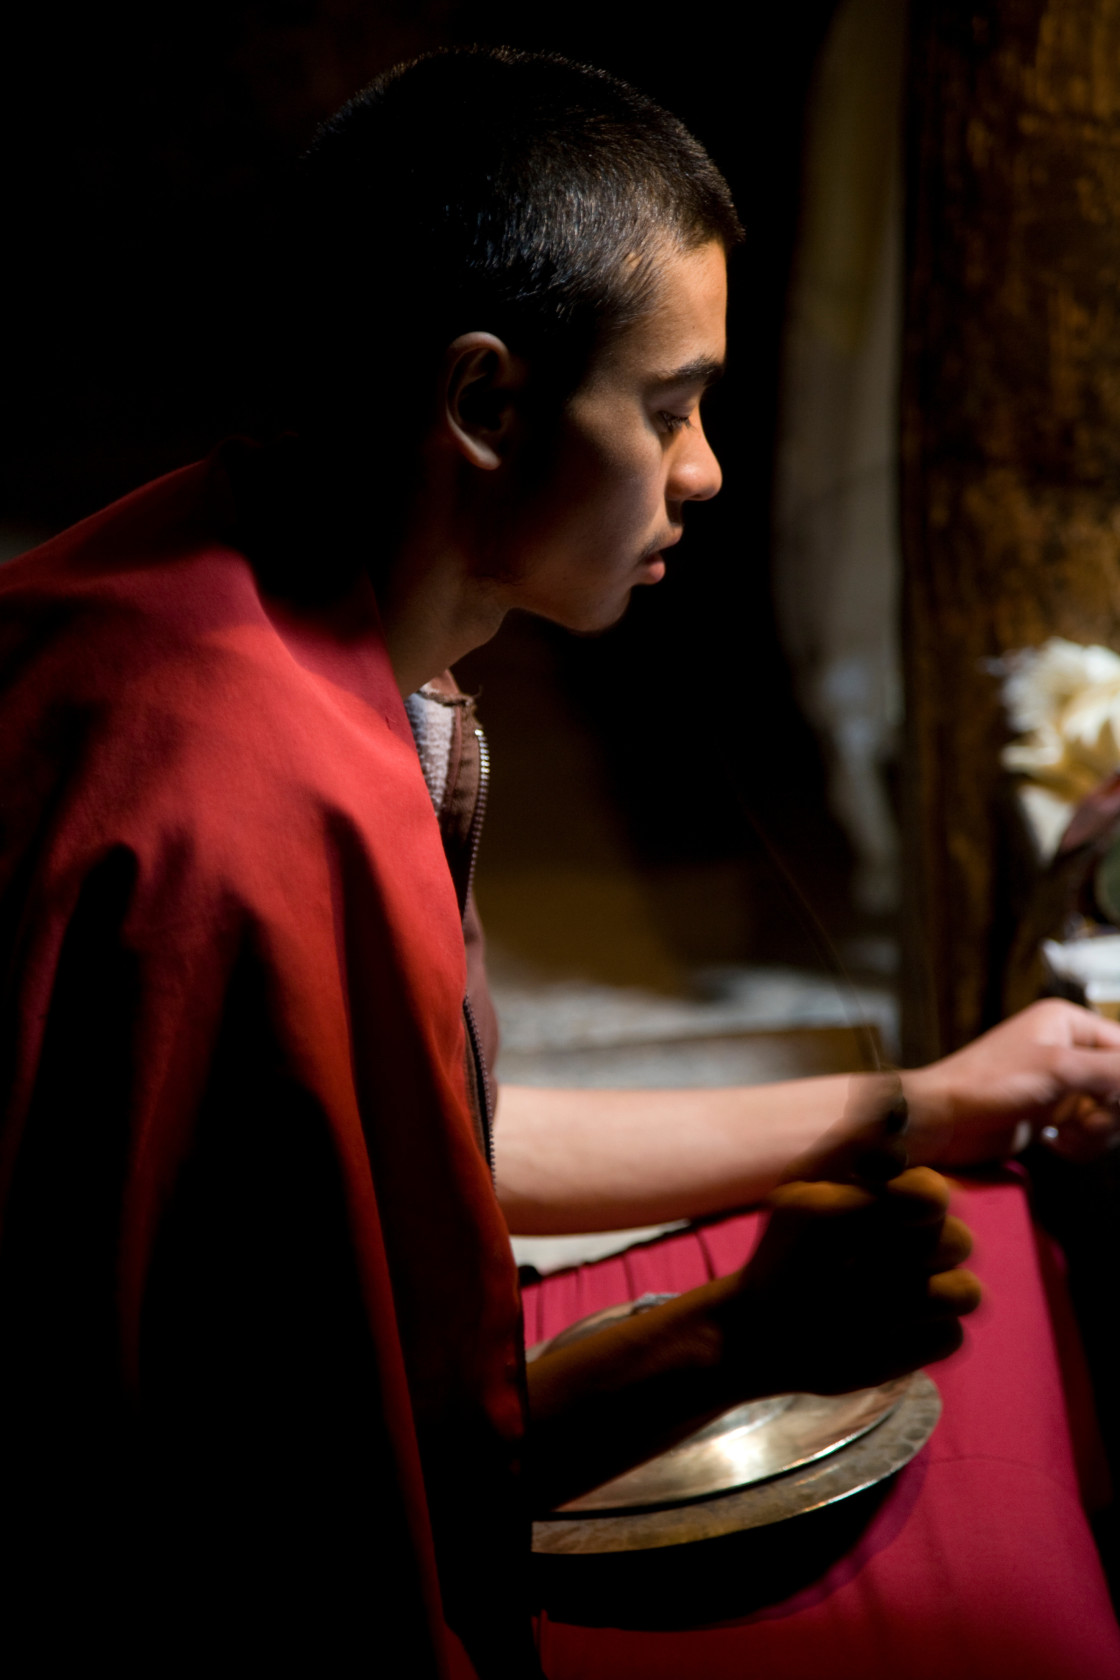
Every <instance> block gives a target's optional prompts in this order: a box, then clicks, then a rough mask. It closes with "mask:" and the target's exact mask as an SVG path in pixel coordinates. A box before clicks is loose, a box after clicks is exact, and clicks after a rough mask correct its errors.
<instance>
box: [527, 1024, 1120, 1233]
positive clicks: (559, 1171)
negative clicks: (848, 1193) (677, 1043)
mask: <svg viewBox="0 0 1120 1680" xmlns="http://www.w3.org/2000/svg"><path fill="white" fill-rule="evenodd" d="M868 1077H869V1076H863V1075H858V1074H856V1075H848V1074H843V1075H835V1076H830V1077H825V1078H819V1079H804V1080H791V1081H788V1082H785V1083H783V1084H776V1085H758V1086H742V1087H732V1088H727V1089H722V1090H688V1091H680V1090H669V1091H665V1090H650V1091H596V1090H567V1091H565V1090H550V1089H541V1088H537V1087H533V1086H505V1085H503V1086H502V1087H501V1089H500V1092H499V1100H498V1116H497V1125H496V1129H495V1142H496V1153H497V1186H498V1195H499V1199H500V1200H501V1203H502V1207H503V1209H504V1211H505V1214H506V1218H507V1220H508V1222H509V1225H510V1229H511V1231H514V1232H516V1233H520V1234H525V1235H534V1234H539V1235H544V1234H558V1233H562V1232H566V1231H602V1230H612V1229H625V1228H626V1227H628V1226H633V1225H646V1224H654V1223H659V1222H661V1221H665V1220H671V1219H688V1218H698V1217H701V1216H703V1215H705V1214H711V1213H717V1212H720V1211H722V1210H724V1209H727V1208H733V1207H742V1206H746V1205H749V1204H751V1203H754V1202H759V1201H761V1200H763V1199H764V1198H765V1197H766V1196H767V1195H768V1194H769V1193H770V1191H771V1190H773V1188H774V1186H775V1185H776V1184H778V1182H779V1181H780V1180H781V1178H782V1177H783V1175H784V1174H785V1173H786V1171H787V1169H788V1165H789V1163H790V1162H791V1161H792V1160H795V1159H798V1158H800V1157H802V1156H805V1155H806V1154H808V1153H810V1152H812V1151H814V1150H818V1149H825V1150H827V1148H828V1147H829V1145H830V1143H832V1142H834V1141H835V1142H842V1141H843V1139H844V1137H845V1136H846V1135H847V1132H848V1130H849V1127H850V1125H851V1124H853V1123H854V1121H853V1120H852V1119H850V1118H849V1117H850V1116H852V1115H853V1114H855V1113H856V1112H858V1110H859V1108H860V1102H859V1097H860V1091H861V1088H862V1087H863V1086H864V1085H865V1083H866V1080H867V1078H868ZM902 1083H903V1088H904V1090H905V1093H906V1096H907V1099H908V1102H909V1106H910V1130H909V1133H908V1135H907V1153H908V1156H909V1160H910V1162H911V1163H912V1164H915V1165H917V1164H934V1165H937V1166H939V1167H940V1166H944V1167H949V1166H965V1165H969V1164H975V1163H980V1162H984V1161H992V1160H998V1159H1000V1158H1002V1157H1003V1156H1005V1155H1007V1154H1008V1153H1009V1151H1010V1150H1011V1148H1012V1146H1013V1141H1014V1140H1015V1136H1016V1132H1017V1129H1018V1128H1019V1127H1020V1126H1021V1124H1022V1123H1023V1122H1026V1123H1027V1125H1028V1126H1029V1127H1030V1129H1031V1131H1032V1133H1037V1132H1038V1131H1040V1130H1041V1129H1042V1127H1044V1126H1053V1127H1055V1128H1056V1130H1057V1134H1058V1135H1057V1140H1056V1147H1058V1148H1059V1150H1060V1151H1061V1152H1062V1153H1065V1154H1067V1155H1069V1156H1072V1157H1076V1158H1089V1157H1091V1156H1092V1155H1093V1154H1095V1153H1100V1152H1101V1151H1102V1150H1103V1149H1105V1148H1108V1147H1110V1146H1111V1145H1112V1144H1113V1143H1114V1142H1115V1141H1116V1139H1117V1136H1118V1127H1120V1115H1118V1110H1117V1106H1116V1099H1117V1096H1118V1094H1120V1025H1117V1023H1115V1022H1112V1021H1106V1020H1102V1019H1101V1018H1100V1017H1098V1016H1096V1015H1093V1014H1091V1013H1090V1012H1089V1011H1088V1010H1084V1009H1079V1008H1078V1007H1077V1006H1076V1005H1074V1004H1070V1003H1065V1002H1062V1001H1061V1000H1058V999H1047V1000H1044V1001H1043V1002H1041V1003H1037V1004H1033V1005H1032V1006H1031V1007H1030V1008H1029V1009H1026V1010H1024V1011H1023V1012H1022V1013H1021V1014H1019V1015H1017V1016H1014V1017H1013V1018H1012V1019H1011V1020H1009V1021H1005V1022H1003V1023H1002V1024H1001V1025H1000V1026H998V1027H996V1028H994V1029H993V1030H992V1031H991V1032H989V1033H985V1034H984V1035H983V1037H981V1038H979V1039H977V1040H975V1042H974V1043H972V1044H970V1045H967V1046H966V1047H965V1048H964V1049H963V1050H959V1051H957V1052H956V1053H955V1054H953V1055H951V1056H947V1057H945V1058H944V1059H943V1060H941V1061H938V1062H934V1063H931V1065H930V1066H929V1067H926V1068H919V1069H916V1070H914V1071H912V1072H909V1073H904V1074H903V1075H902Z"/></svg>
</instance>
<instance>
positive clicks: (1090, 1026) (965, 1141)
mask: <svg viewBox="0 0 1120 1680" xmlns="http://www.w3.org/2000/svg"><path fill="white" fill-rule="evenodd" d="M903 1083H904V1086H905V1089H906V1095H907V1098H908V1100H909V1105H910V1115H911V1139H912V1152H913V1154H914V1155H915V1156H916V1157H917V1158H918V1159H920V1160H922V1161H926V1162H931V1163H933V1164H935V1165H937V1166H947V1167H948V1166H966V1165H969V1164H973V1163H978V1162H982V1161H993V1160H998V1159H1000V1158H1002V1157H1004V1156H1006V1155H1009V1154H1012V1153H1015V1152H1017V1151H1018V1150H1019V1149H1021V1148H1022V1147H1023V1146H1024V1145H1025V1144H1026V1143H1027V1142H1029V1141H1030V1140H1031V1139H1032V1138H1038V1137H1041V1138H1042V1139H1043V1141H1044V1142H1045V1143H1047V1144H1049V1145H1050V1147H1052V1148H1053V1149H1055V1150H1056V1151H1057V1152H1058V1153H1059V1154H1062V1155H1065V1156H1067V1157H1069V1158H1070V1159H1072V1160H1083V1161H1084V1160H1092V1159H1094V1158H1095V1157H1097V1156H1099V1155H1101V1154H1103V1153H1104V1152H1105V1151H1106V1150H1108V1149H1110V1148H1113V1147H1115V1146H1116V1145H1117V1144H1118V1143H1120V1024H1118V1023H1117V1022H1115V1021H1107V1020H1104V1019H1102V1017H1101V1016H1099V1015H1094V1014H1092V1013H1091V1011H1089V1010H1087V1009H1081V1008H1079V1007H1078V1006H1077V1005H1076V1004H1073V1003H1066V1002H1065V1001H1064V1000H1062V999H1060V998H1045V999H1043V1000H1042V1001H1041V1002H1040V1003H1035V1004H1032V1005H1031V1006H1030V1008H1029V1009H1024V1010H1023V1011H1022V1012H1021V1013H1020V1014H1018V1015H1014V1016H1012V1017H1011V1019H1010V1020H1008V1021H1004V1022H1002V1023H1001V1024H1000V1025H999V1026H998V1027H994V1028H993V1029H992V1031H991V1032H987V1033H985V1034H984V1035H983V1037H981V1038H978V1039H975V1040H974V1042H973V1043H972V1044H968V1045H966V1046H965V1047H964V1049H963V1050H958V1051H956V1052H955V1053H954V1054H953V1055H951V1056H946V1057H944V1058H943V1059H942V1060H941V1061H939V1062H933V1063H931V1064H930V1066H929V1067H925V1068H918V1069H916V1070H915V1071H914V1072H911V1073H906V1074H904V1075H903Z"/></svg>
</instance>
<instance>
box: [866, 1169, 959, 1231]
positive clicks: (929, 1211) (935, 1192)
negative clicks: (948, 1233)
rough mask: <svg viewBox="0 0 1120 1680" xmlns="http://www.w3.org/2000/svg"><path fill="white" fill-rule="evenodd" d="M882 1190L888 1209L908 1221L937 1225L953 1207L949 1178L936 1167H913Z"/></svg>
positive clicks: (883, 1199) (914, 1223) (900, 1220)
mask: <svg viewBox="0 0 1120 1680" xmlns="http://www.w3.org/2000/svg"><path fill="white" fill-rule="evenodd" d="M880 1194H881V1197H882V1201H883V1206H884V1209H885V1210H887V1211H888V1212H889V1213H890V1215H891V1217H892V1218H894V1219H896V1220H897V1221H898V1222H899V1223H901V1224H904V1225H936V1224H937V1223H938V1221H939V1220H942V1219H944V1217H945V1215H946V1213H947V1212H948V1209H949V1195H950V1188H949V1181H948V1179H945V1178H942V1176H941V1174H940V1173H937V1172H934V1170H933V1168H932V1167H910V1168H909V1169H908V1170H907V1171H906V1172H904V1173H899V1175H898V1177H897V1178H892V1179H891V1181H890V1183H889V1184H885V1185H884V1186H883V1188H882V1191H881V1192H880Z"/></svg>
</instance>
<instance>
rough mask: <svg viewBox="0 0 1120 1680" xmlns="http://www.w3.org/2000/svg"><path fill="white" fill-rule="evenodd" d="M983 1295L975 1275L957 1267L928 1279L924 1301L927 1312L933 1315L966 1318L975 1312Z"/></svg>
mask: <svg viewBox="0 0 1120 1680" xmlns="http://www.w3.org/2000/svg"><path fill="white" fill-rule="evenodd" d="M983 1293H984V1292H983V1290H982V1289H981V1287H980V1279H979V1278H978V1277H977V1276H976V1275H975V1273H973V1272H969V1271H966V1270H965V1268H964V1267H963V1266H957V1267H955V1268H954V1270H952V1271H948V1272H938V1273H936V1275H935V1276H934V1277H931V1278H930V1280H929V1288H928V1292H927V1296H926V1300H927V1303H928V1307H929V1310H930V1311H931V1312H933V1313H934V1314H935V1315H938V1316H941V1315H945V1316H952V1317H953V1318H966V1317H967V1316H968V1314H969V1313H971V1312H975V1311H976V1309H977V1307H978V1306H979V1305H980V1302H981V1300H982V1298H983Z"/></svg>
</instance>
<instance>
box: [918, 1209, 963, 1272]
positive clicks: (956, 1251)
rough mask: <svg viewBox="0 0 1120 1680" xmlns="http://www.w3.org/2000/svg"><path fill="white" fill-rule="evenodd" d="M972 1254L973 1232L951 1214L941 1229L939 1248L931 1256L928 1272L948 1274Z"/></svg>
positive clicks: (938, 1241) (938, 1240)
mask: <svg viewBox="0 0 1120 1680" xmlns="http://www.w3.org/2000/svg"><path fill="white" fill-rule="evenodd" d="M971 1253H972V1232H971V1231H970V1230H969V1228H968V1226H967V1225H966V1224H965V1223H964V1221H963V1220H961V1219H957V1218H956V1217H955V1215H953V1214H950V1215H949V1216H948V1218H947V1219H946V1220H945V1223H944V1225H943V1226H942V1227H941V1232H940V1235H939V1236H938V1239H937V1246H936V1247H935V1248H934V1249H933V1251H932V1253H931V1254H930V1256H929V1261H928V1270H929V1271H931V1272H947V1271H949V1270H950V1269H951V1268H952V1267H953V1266H959V1265H960V1263H961V1261H962V1260H967V1259H968V1257H969V1255H970V1254H971Z"/></svg>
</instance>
